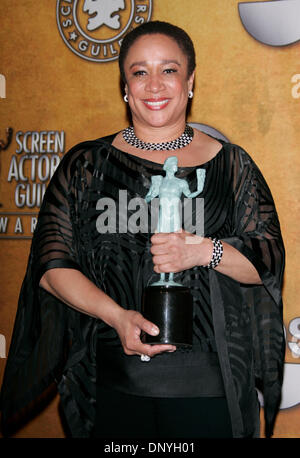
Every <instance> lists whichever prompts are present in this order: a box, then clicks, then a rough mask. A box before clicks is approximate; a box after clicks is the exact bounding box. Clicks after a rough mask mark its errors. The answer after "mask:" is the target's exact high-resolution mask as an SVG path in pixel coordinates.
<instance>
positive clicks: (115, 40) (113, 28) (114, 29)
mask: <svg viewBox="0 0 300 458" xmlns="http://www.w3.org/2000/svg"><path fill="white" fill-rule="evenodd" d="M151 13H152V0H58V1H57V6H56V17H57V24H58V28H59V31H60V34H61V36H62V38H63V40H64V42H65V43H66V45H67V46H68V47H69V48H70V49H71V50H72V51H73V52H74V53H75V54H77V56H79V57H82V58H83V59H86V60H89V61H92V62H108V61H112V60H116V59H118V57H119V51H120V46H121V43H122V39H123V37H124V36H125V35H126V33H128V32H129V31H130V30H132V29H134V28H135V27H138V26H139V25H141V24H143V22H148V21H149V20H150V18H151Z"/></svg>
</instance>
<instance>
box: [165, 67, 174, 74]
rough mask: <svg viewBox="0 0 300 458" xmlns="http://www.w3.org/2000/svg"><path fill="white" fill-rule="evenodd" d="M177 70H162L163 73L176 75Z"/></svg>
mask: <svg viewBox="0 0 300 458" xmlns="http://www.w3.org/2000/svg"><path fill="white" fill-rule="evenodd" d="M176 72H177V70H176V69H175V68H166V69H165V70H164V73H176Z"/></svg>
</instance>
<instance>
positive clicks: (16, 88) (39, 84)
mask: <svg viewBox="0 0 300 458" xmlns="http://www.w3.org/2000/svg"><path fill="white" fill-rule="evenodd" d="M92 3H93V4H98V5H100V3H101V2H88V1H85V0H78V1H77V0H66V1H58V2H56V1H54V0H49V1H47V2H45V1H44V2H37V1H34V0H23V1H22V2H20V1H18V0H1V2H0V17H1V29H0V139H1V143H0V149H1V151H0V180H1V181H0V204H1V207H0V256H1V263H0V291H1V295H0V383H1V381H2V376H3V371H4V367H5V363H6V356H7V353H8V348H9V344H10V339H11V333H12V328H13V323H14V318H15V313H16V307H17V300H18V293H19V290H20V287H21V282H22V280H23V276H24V272H25V268H26V263H27V257H28V253H29V248H30V243H31V236H32V231H33V229H34V225H35V222H36V216H37V213H38V210H39V206H40V201H41V198H42V195H43V192H44V189H45V186H46V185H47V183H48V181H49V178H50V177H51V175H52V173H53V171H54V169H55V167H56V166H57V164H58V163H59V160H60V158H61V157H62V156H63V154H64V153H65V152H66V151H67V150H68V149H69V148H70V147H71V146H72V145H74V144H76V143H77V142H80V141H82V140H86V139H94V138H97V137H101V136H103V135H106V134H109V133H112V132H115V131H118V130H120V129H122V128H124V127H125V126H127V124H128V121H127V117H126V107H125V104H124V102H123V99H122V95H121V90H120V80H119V73H118V64H117V60H116V59H117V57H118V50H119V42H120V40H121V39H122V34H124V33H126V31H128V30H129V29H130V28H131V27H136V26H138V25H140V24H141V23H142V22H144V21H148V20H149V19H150V18H152V19H159V20H166V21H169V22H172V23H174V24H176V25H178V26H180V27H182V28H184V29H185V30H186V31H187V32H188V33H189V34H190V36H191V37H192V39H193V41H194V44H195V48H196V53H197V76H196V83H195V90H194V99H193V103H192V108H191V112H190V115H189V120H190V121H192V122H196V123H200V124H205V125H207V126H210V127H213V128H215V129H216V130H217V131H219V132H221V133H223V134H224V135H225V136H226V137H227V138H228V139H229V140H230V141H231V142H234V143H237V144H239V145H241V146H243V147H244V148H245V149H246V150H247V151H248V152H249V153H250V154H251V155H252V157H253V158H254V160H255V161H256V163H257V164H258V166H259V167H260V169H261V170H262V172H263V175H264V176H265V178H266V180H267V182H268V184H269V186H270V188H271V190H272V193H273V196H274V199H275V202H276V206H277V210H278V213H279V218H280V221H281V226H282V232H283V237H284V240H285V246H286V251H287V264H286V274H285V284H284V321H285V329H286V336H287V351H286V364H285V379H284V390H283V401H282V405H281V411H280V414H279V416H278V420H277V423H276V427H275V437H300V406H299V403H300V394H299V389H298V387H299V385H300V365H299V362H300V360H299V357H300V347H299V339H300V330H299V329H300V326H299V325H300V310H299V282H300V279H299V268H298V259H299V255H300V253H299V243H298V241H299V237H300V234H299V144H300V128H299V126H300V42H299V39H300V26H299V24H298V23H296V25H295V24H294V23H292V22H293V20H292V18H293V17H294V16H295V15H294V14H293V13H294V12H295V11H296V9H297V8H298V7H299V0H284V2H283V1H280V0H277V1H270V2H248V3H249V4H251V3H252V5H250V7H249V10H247V11H248V12H247V11H246V10H243V5H245V4H242V5H239V2H238V1H236V0H226V2H225V1H224V0H189V1H188V2H185V1H182V0H152V1H149V0H144V1H143V0H136V1H133V0H132V1H130V0H126V1H125V0H124V1H119V2H110V1H108V2H105V1H103V0H102V5H103V6H102V8H103V10H102V14H100V15H98V16H96V17H97V20H98V19H99V21H98V23H96V24H95V28H94V29H93V27H94V25H93V20H92V21H90V22H88V21H89V19H91V18H92V16H94V14H92V11H91V10H88V5H89V4H92ZM263 3H264V4H266V3H269V5H268V7H269V8H272V14H268V11H267V14H266V18H265V17H264V14H265V13H264V11H265V10H263V9H260V10H259V8H258V7H259V4H263ZM283 3H285V10H284V11H279V9H278V8H279V6H278V5H279V4H283ZM112 4H114V5H115V7H114V8H113V7H112ZM276 4H277V5H276ZM287 5H288V6H287ZM239 6H240V8H241V11H240V12H239ZM248 6H249V5H248ZM262 6H263V7H265V5H262ZM280 6H281V5H280ZM90 7H91V6H90ZM251 7H253V8H252V9H251ZM116 8H121V9H120V10H119V11H118V12H116V11H113V10H116ZM254 8H255V9H254ZM84 9H86V10H87V11H84ZM270 11H271V10H269V12H270ZM99 12H100V13H101V11H100V10H99ZM111 13H112V16H111ZM244 13H245V14H244ZM247 15H248V16H247ZM251 15H252V16H253V18H254V19H253V18H252V19H251V17H252V16H251ZM276 15H277V16H278V17H277V19H278V18H279V16H280V18H279V19H280V21H279V22H278V24H279V25H278V24H277V25H276V24H275V25H274V24H273V23H270V21H271V19H272V18H273V19H272V21H275V22H276V20H277V19H276ZM250 16H251V17H250ZM114 17H115V19H112V18H114ZM249 18H250V19H251V20H250V19H249ZM274 18H275V19H274ZM247 19H249V20H250V26H249V24H248V22H249V21H248V22H247ZM94 21H95V20H94ZM251 21H252V22H251ZM89 24H90V25H89ZM261 24H264V25H263V26H262V25H261ZM297 24H298V29H297ZM275 26H276V27H275ZM274 27H275V28H274ZM278 27H281V29H282V30H281V31H280V33H279V31H278ZM291 28H294V29H293V30H294V38H293V37H292V38H291V37H290V35H289V32H290V31H291ZM247 29H248V30H247ZM274 30H276V31H277V32H278V33H279V35H278V33H277V34H275V35H274ZM272 31H273V32H272ZM267 33H269V35H270V34H271V38H270V37H269V36H268V37H266V38H264V36H265V35H266V34H267ZM272 33H273V35H274V37H275V38H276V37H278V36H279V37H281V38H280V39H281V40H282V41H281V42H280V43H277V42H275V41H274V43H273V42H272V40H273V38H272ZM297 33H298V35H297ZM264 34H265V35H264ZM285 34H286V38H285ZM275 38H274V39H275ZM297 40H298V41H297ZM266 43H268V44H266ZM58 405H59V399H58V397H57V396H56V397H54V399H53V401H52V402H51V403H50V404H49V405H48V407H47V408H46V409H45V410H44V411H43V412H42V413H41V414H40V415H39V416H38V417H36V418H35V419H33V420H32V421H31V422H30V423H28V424H27V425H26V426H25V427H24V428H22V429H21V430H20V431H19V432H18V433H17V437H64V436H65V434H64V430H63V425H62V423H61V419H60V416H59V410H58Z"/></svg>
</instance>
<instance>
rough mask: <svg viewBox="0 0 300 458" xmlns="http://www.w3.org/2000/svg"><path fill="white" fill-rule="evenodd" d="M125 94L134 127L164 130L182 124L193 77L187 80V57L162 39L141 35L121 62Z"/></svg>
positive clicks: (158, 36)
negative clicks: (122, 64) (124, 80)
mask: <svg viewBox="0 0 300 458" xmlns="http://www.w3.org/2000/svg"><path fill="white" fill-rule="evenodd" d="M124 71H125V76H126V85H125V91H126V93H127V94H128V102H129V106H130V110H131V113H132V119H133V122H134V125H135V126H141V127H168V126H174V125H176V123H184V122H185V116H186V106H187V101H188V93H189V91H190V90H191V89H192V87H193V80H194V74H192V75H191V76H190V77H188V76H187V57H186V56H185V55H184V54H183V52H182V51H181V49H180V48H179V46H178V45H177V43H176V41H175V40H173V39H172V38H169V37H168V36H166V35H162V34H155V35H144V36H142V37H140V38H138V39H137V41H136V42H135V43H134V44H133V45H132V46H131V48H130V49H129V52H128V54H127V56H126V59H125V62H124Z"/></svg>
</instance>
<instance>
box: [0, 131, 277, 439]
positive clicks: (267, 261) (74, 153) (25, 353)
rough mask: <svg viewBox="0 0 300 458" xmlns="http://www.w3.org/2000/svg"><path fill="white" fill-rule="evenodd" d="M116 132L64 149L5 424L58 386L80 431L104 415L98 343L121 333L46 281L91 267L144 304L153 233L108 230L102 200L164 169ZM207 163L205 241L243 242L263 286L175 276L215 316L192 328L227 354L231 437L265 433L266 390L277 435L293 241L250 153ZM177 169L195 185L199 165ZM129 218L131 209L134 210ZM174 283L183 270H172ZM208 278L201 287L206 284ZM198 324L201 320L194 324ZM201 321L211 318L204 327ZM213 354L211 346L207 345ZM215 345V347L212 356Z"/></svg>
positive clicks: (121, 293) (142, 185)
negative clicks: (99, 408)
mask: <svg viewBox="0 0 300 458" xmlns="http://www.w3.org/2000/svg"><path fill="white" fill-rule="evenodd" d="M113 138H114V136H110V137H107V138H103V139H98V140H95V141H90V142H84V143H81V144H80V145H77V146H76V147H74V148H73V149H72V150H71V151H70V152H69V153H67V154H66V155H65V157H64V158H63V160H62V162H61V164H60V166H59V167H58V169H57V171H56V173H55V175H54V176H53V178H52V180H51V183H50V185H49V186H48V188H47V191H46V194H45V198H44V201H43V204H42V207H41V210H40V214H39V219H38V224H37V228H36V230H35V233H34V237H33V242H32V247H31V252H30V257H29V262H28V267H27V272H26V276H25V279H24V282H23V286H22V290H21V294H20V299H19V305H18V311H17V316H16V320H15V326H14V332H13V337H12V342H11V346H10V351H9V355H8V360H7V365H6V370H5V375H4V381H3V386H2V391H1V408H2V422H3V426H4V427H6V426H7V425H8V424H9V420H10V419H11V418H12V417H13V415H15V414H16V413H17V412H19V411H20V410H21V409H22V408H24V407H25V406H26V405H28V404H29V403H30V402H32V401H34V400H35V399H36V398H37V397H38V396H39V395H41V394H42V393H43V392H44V390H45V389H46V387H47V386H49V384H50V383H51V382H53V381H56V383H57V385H58V390H59V393H60V396H61V400H62V405H63V408H64V412H65V415H66V418H67V421H68V425H69V428H70V431H71V434H72V436H73V437H89V436H90V434H91V431H92V429H93V424H94V421H95V403H96V387H95V386H96V342H97V339H98V338H99V336H101V334H103V336H104V337H105V339H108V340H109V339H111V341H112V342H116V339H117V335H116V333H115V332H114V330H112V329H111V328H110V329H108V326H107V325H106V324H105V323H103V322H102V321H101V320H96V319H94V318H91V317H88V316H86V315H84V314H83V313H80V312H78V311H76V310H74V309H72V308H70V307H68V306H66V305H65V304H64V303H62V302H61V301H59V300H58V299H56V298H55V297H54V296H52V295H51V294H49V293H47V292H46V291H44V290H43V289H42V288H40V287H39V280H40V278H41V276H42V275H43V273H44V272H45V271H47V270H48V269H51V268H54V267H66V268H71V269H77V270H80V271H81V272H83V273H84V274H85V275H86V276H87V277H88V278H89V279H90V280H91V281H93V282H94V283H95V284H96V285H97V286H99V287H100V288H102V289H103V290H104V291H105V292H106V293H107V294H108V295H110V296H111V297H112V298H113V299H114V300H115V301H116V302H117V303H119V304H120V305H122V306H123V307H125V308H129V304H130V307H131V308H136V309H138V307H139V304H140V299H141V296H142V291H143V289H144V287H145V286H146V285H147V284H149V283H150V282H152V281H153V279H154V278H156V277H155V274H154V272H153V264H152V258H151V255H150V252H149V247H150V236H151V234H150V233H137V234H134V233H131V232H130V231H127V232H126V234H119V233H118V229H119V228H120V225H121V226H122V221H120V220H119V221H117V233H116V234H114V235H113V237H112V234H99V232H98V231H97V229H96V222H97V217H98V215H99V211H98V209H97V202H98V200H99V198H100V197H111V198H113V199H114V200H115V202H116V211H117V214H120V211H119V210H120V209H119V208H118V197H119V196H118V192H119V191H120V190H126V191H127V192H128V193H129V196H130V198H131V197H144V196H145V195H146V193H147V191H148V189H149V185H150V177H151V175H153V174H155V173H157V174H161V173H162V165H161V164H156V163H153V162H151V161H147V160H144V159H142V158H140V157H135V156H132V155H129V154H126V153H124V152H122V151H119V150H118V149H116V148H114V147H113V146H112V145H111V141H112V139H113ZM201 167H202V168H205V169H206V181H205V187H204V189H203V193H202V195H201V196H202V197H203V198H204V210H205V212H204V232H205V236H216V237H218V238H220V239H222V240H224V241H226V242H227V243H229V244H231V245H232V246H234V247H235V248H236V249H237V250H239V251H240V252H241V253H242V254H244V255H245V256H246V257H247V258H248V259H249V260H250V261H251V262H252V263H253V264H254V266H255V267H256V269H257V270H258V272H259V274H260V276H261V279H262V281H263V284H262V285H241V284H240V283H238V282H236V281H234V280H232V279H231V278H229V277H227V276H225V275H222V274H220V273H218V272H217V271H214V270H211V271H209V276H208V273H207V271H206V270H205V269H204V268H201V267H195V268H193V269H190V270H188V271H185V272H183V273H180V274H177V278H179V277H180V281H181V282H183V283H184V284H187V285H189V286H190V287H191V288H192V290H193V296H194V301H195V303H196V304H197V300H200V299H201V298H203V295H204V296H206V297H208V298H209V301H204V303H205V304H208V305H209V307H208V308H207V317H206V319H204V315H205V314H204V313H203V308H201V307H198V308H197V311H198V312H197V313H198V318H197V316H196V319H195V326H194V335H195V338H197V339H198V342H200V343H201V344H202V345H204V344H205V342H212V343H213V346H214V347H215V348H214V350H217V352H218V359H219V361H220V366H221V372H222V377H223V383H224V389H225V393H226V397H227V402H228V406H229V411H230V415H231V420H232V430H233V436H234V437H255V436H257V435H258V431H259V412H258V409H259V406H258V400H257V394H256V389H255V388H256V387H258V388H259V389H260V390H261V391H262V393H263V396H264V405H265V419H266V434H267V436H271V435H272V430H273V425H274V420H275V416H276V412H277V409H278V406H279V402H280V391H281V384H282V373H283V363H284V349H285V343H284V333H283V322H282V301H281V287H282V279H283V269H284V247H283V242H282V238H281V234H280V225H279V221H278V217H277V213H276V209H275V206H274V202H273V199H272V196H271V193H270V190H269V188H268V186H267V184H266V183H265V180H264V178H263V176H262V174H261V173H260V171H259V169H258V168H257V166H256V165H255V164H254V162H253V160H252V159H251V158H250V156H249V155H248V154H247V153H246V152H245V151H244V150H243V149H242V148H240V147H239V146H237V145H232V144H229V143H224V142H222V148H221V150H220V151H219V153H218V154H217V155H216V156H215V158H213V159H212V160H211V161H209V162H207V163H206V164H203V165H201ZM177 176H178V177H179V178H185V179H186V180H187V181H188V183H189V186H190V189H192V190H194V189H196V172H195V167H181V168H179V170H178V173H177ZM127 216H128V215H127ZM175 280H176V276H175ZM203 285H204V286H205V285H206V291H204V290H205V288H204V290H203V288H202V289H201V286H203ZM197 323H198V325H197ZM203 323H206V325H205V329H204V328H203ZM210 350H211V349H210ZM210 350H209V351H210Z"/></svg>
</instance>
